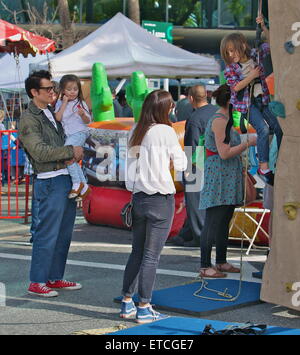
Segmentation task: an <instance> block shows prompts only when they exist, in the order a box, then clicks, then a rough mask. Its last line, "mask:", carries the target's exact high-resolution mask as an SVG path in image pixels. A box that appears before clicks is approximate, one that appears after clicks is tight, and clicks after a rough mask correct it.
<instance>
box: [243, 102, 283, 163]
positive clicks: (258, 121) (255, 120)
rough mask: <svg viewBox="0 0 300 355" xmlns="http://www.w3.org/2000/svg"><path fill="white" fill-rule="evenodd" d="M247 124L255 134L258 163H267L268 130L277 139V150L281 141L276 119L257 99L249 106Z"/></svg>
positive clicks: (280, 132)
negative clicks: (253, 129)
mask: <svg viewBox="0 0 300 355" xmlns="http://www.w3.org/2000/svg"><path fill="white" fill-rule="evenodd" d="M249 122H250V123H251V125H252V126H253V127H254V128H255V130H256V133H257V154H258V160H259V162H260V163H267V162H269V146H270V143H269V134H270V129H271V130H272V131H273V132H274V134H275V135H276V138H277V144H278V150H279V147H280V143H281V139H282V130H281V127H280V125H279V122H278V120H277V117H276V116H274V115H273V113H272V112H271V111H270V110H269V108H268V106H263V105H262V104H261V102H260V100H259V99H255V103H253V104H251V106H250V112H249Z"/></svg>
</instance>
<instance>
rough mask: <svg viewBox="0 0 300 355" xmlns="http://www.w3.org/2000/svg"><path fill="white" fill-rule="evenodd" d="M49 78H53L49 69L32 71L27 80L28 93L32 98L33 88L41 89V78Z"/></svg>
mask: <svg viewBox="0 0 300 355" xmlns="http://www.w3.org/2000/svg"><path fill="white" fill-rule="evenodd" d="M42 79H48V80H51V79H52V76H51V74H50V72H49V71H47V70H39V71H35V72H33V73H31V74H30V75H29V77H28V78H27V79H26V80H25V90H26V93H27V95H28V96H29V97H30V98H31V99H32V98H33V96H32V93H31V90H32V89H36V90H39V89H40V87H41V80H42Z"/></svg>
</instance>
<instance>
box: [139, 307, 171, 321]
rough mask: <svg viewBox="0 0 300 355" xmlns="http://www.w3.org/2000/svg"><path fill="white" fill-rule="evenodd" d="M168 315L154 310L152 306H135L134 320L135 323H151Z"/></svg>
mask: <svg viewBox="0 0 300 355" xmlns="http://www.w3.org/2000/svg"><path fill="white" fill-rule="evenodd" d="M168 317H169V316H168V315H166V314H162V313H159V312H156V311H155V310H154V309H153V308H152V306H149V307H137V312H136V321H137V323H140V324H144V323H151V322H154V321H157V320H162V319H166V318H168Z"/></svg>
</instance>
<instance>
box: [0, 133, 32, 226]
mask: <svg viewBox="0 0 300 355" xmlns="http://www.w3.org/2000/svg"><path fill="white" fill-rule="evenodd" d="M17 133H18V131H17V130H4V131H0V157H1V158H0V219H22V218H23V219H24V222H25V223H28V217H29V216H30V209H29V196H30V176H29V175H25V176H24V175H23V172H22V167H23V166H24V160H25V159H24V158H25V157H24V154H25V153H24V151H23V150H22V149H21V147H20V144H19V140H18V138H17ZM23 176H24V179H23V181H21V179H20V177H23ZM23 183H25V185H23ZM21 184H22V185H21Z"/></svg>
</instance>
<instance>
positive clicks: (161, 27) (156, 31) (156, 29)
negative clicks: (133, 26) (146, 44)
mask: <svg viewBox="0 0 300 355" xmlns="http://www.w3.org/2000/svg"><path fill="white" fill-rule="evenodd" d="M142 27H143V28H144V29H145V30H147V31H148V32H150V33H152V34H153V35H154V36H155V37H158V38H161V39H162V40H163V41H166V42H169V43H172V42H173V36H172V31H173V24H172V23H170V22H157V21H143V22H142Z"/></svg>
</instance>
